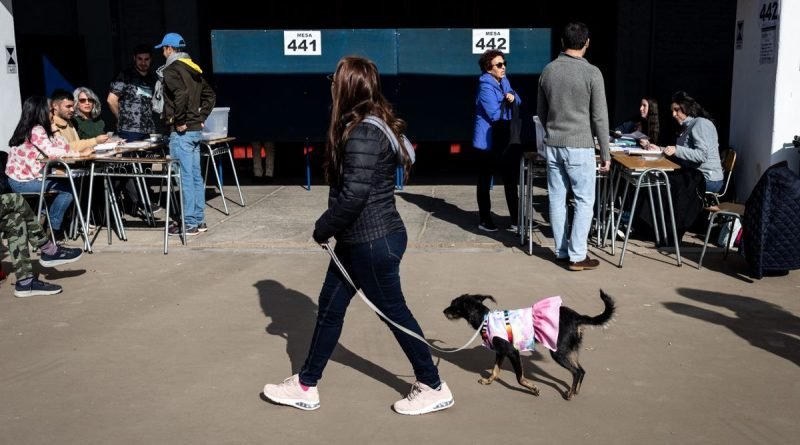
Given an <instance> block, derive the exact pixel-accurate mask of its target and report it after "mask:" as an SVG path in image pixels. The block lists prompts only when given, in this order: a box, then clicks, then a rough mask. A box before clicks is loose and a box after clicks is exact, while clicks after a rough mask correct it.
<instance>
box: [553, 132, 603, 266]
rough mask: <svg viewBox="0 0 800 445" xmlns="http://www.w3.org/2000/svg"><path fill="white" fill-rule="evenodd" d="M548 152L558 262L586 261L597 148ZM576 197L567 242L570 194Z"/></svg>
mask: <svg viewBox="0 0 800 445" xmlns="http://www.w3.org/2000/svg"><path fill="white" fill-rule="evenodd" d="M546 147H547V148H546V150H547V194H548V196H549V200H550V224H551V225H552V227H553V238H554V241H555V244H556V248H555V249H556V256H557V257H558V258H566V257H569V260H570V261H573V262H578V261H583V260H584V259H585V258H586V251H587V250H588V249H587V240H588V238H589V230H590V229H591V227H592V216H593V214H594V199H595V195H594V194H595V176H596V174H597V173H596V161H595V155H594V148H576V147H551V146H549V145H547V146H546ZM570 188H571V189H572V193H573V195H574V197H575V214H574V215H573V218H572V232H571V233H570V234H569V238H567V226H568V222H567V191H568V190H569V189H570Z"/></svg>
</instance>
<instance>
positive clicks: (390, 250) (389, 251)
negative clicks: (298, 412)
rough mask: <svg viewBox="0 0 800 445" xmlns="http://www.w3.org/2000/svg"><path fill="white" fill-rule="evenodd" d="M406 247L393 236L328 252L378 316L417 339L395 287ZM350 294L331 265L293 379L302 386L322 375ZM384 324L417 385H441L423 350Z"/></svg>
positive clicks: (414, 325)
mask: <svg viewBox="0 0 800 445" xmlns="http://www.w3.org/2000/svg"><path fill="white" fill-rule="evenodd" d="M407 244H408V235H407V234H406V232H395V233H390V234H388V235H385V236H383V237H381V238H377V239H374V240H372V241H368V242H365V243H360V244H349V245H347V244H344V243H337V244H336V248H335V249H334V251H335V252H336V256H338V257H339V260H340V261H341V262H342V265H343V266H344V268H345V270H347V273H348V274H349V275H350V277H351V278H352V279H353V281H354V282H355V284H356V285H357V286H358V287H359V288H361V289H362V290H363V291H364V294H365V295H366V296H367V298H369V299H370V301H371V302H372V303H373V304H374V305H375V306H376V307H378V309H380V310H381V312H383V313H384V315H386V316H387V317H389V318H390V319H391V320H392V321H394V322H395V323H397V324H399V325H400V326H403V327H404V328H406V329H409V330H411V331H413V332H415V333H417V334H418V335H419V336H421V337H422V336H423V333H422V328H420V326H419V323H417V320H416V319H415V318H414V315H413V314H412V313H411V311H410V310H409V309H408V306H407V305H406V300H405V297H404V296H403V291H402V289H401V287H400V261H401V260H402V258H403V254H404V253H405V251H406V245H407ZM354 294H355V290H354V289H353V288H352V287H351V286H350V284H349V283H348V282H347V281H345V279H344V278H343V276H342V273H341V272H340V271H339V268H338V267H337V266H336V265H335V263H334V262H333V261H331V262H330V264H329V265H328V273H327V275H326V276H325V282H324V283H323V285H322V290H321V291H320V295H319V310H318V312H317V324H316V327H315V328H314V334H313V336H312V337H311V345H310V346H309V348H308V357H307V358H306V361H305V363H304V364H303V368H302V369H301V370H300V376H299V379H300V383H302V384H303V385H306V386H317V381H318V380H319V379H321V378H322V371H323V370H324V369H325V365H327V363H328V360H329V359H330V357H331V354H333V350H334V349H335V348H336V345H337V344H338V343H339V336H340V335H341V333H342V326H343V325H344V316H345V313H346V312H347V307H348V306H349V305H350V301H351V300H352V298H353V295H354ZM386 324H387V325H388V326H389V329H390V330H391V331H392V334H394V338H395V340H397V343H399V344H400V348H401V349H402V350H403V352H404V353H405V355H406V357H407V358H408V361H409V362H411V367H412V368H413V370H414V375H415V376H416V378H417V380H418V381H420V382H422V383H424V384H426V385H428V386H429V387H431V388H438V387H439V385H440V384H441V380H440V379H439V371H438V369H437V368H436V365H434V364H433V358H432V357H431V352H430V350H429V349H428V345H426V344H425V343H422V342H421V341H419V340H417V339H415V338H412V337H411V336H409V335H407V334H406V333H404V332H402V331H400V330H399V329H397V328H396V327H395V326H392V325H390V324H389V323H386ZM365 335H369V334H365ZM374 346H375V347H377V348H381V347H382V345H374Z"/></svg>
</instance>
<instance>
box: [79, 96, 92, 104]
mask: <svg viewBox="0 0 800 445" xmlns="http://www.w3.org/2000/svg"><path fill="white" fill-rule="evenodd" d="M78 102H80V103H82V104H85V103H91V104H93V103H94V99H92V98H86V97H81V98H80V99H78Z"/></svg>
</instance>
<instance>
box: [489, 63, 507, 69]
mask: <svg viewBox="0 0 800 445" xmlns="http://www.w3.org/2000/svg"><path fill="white" fill-rule="evenodd" d="M492 66H496V67H497V68H504V67H507V66H508V63H506V62H497V63H495V64H494V65H492Z"/></svg>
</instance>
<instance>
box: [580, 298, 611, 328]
mask: <svg viewBox="0 0 800 445" xmlns="http://www.w3.org/2000/svg"><path fill="white" fill-rule="evenodd" d="M600 298H601V299H602V300H603V303H605V305H606V307H605V309H604V310H603V313H602V314H600V315H596V316H594V317H590V316H588V315H581V316H580V318H579V319H578V324H588V325H593V326H600V325H604V324H606V323H608V322H609V321H610V320H611V317H613V316H614V311H615V310H616V308H617V306H616V305H615V304H614V299H612V298H611V296H609V295H608V294H607V293H605V292H603V289H600Z"/></svg>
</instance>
